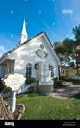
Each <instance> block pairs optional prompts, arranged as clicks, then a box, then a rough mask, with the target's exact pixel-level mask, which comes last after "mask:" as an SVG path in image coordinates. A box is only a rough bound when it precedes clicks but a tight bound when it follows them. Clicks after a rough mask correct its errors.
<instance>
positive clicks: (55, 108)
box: [17, 94, 80, 120]
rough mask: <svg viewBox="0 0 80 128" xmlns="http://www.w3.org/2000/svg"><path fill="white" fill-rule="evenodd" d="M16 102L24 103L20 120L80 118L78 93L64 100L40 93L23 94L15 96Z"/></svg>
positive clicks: (79, 96)
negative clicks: (23, 110)
mask: <svg viewBox="0 0 80 128" xmlns="http://www.w3.org/2000/svg"><path fill="white" fill-rule="evenodd" d="M17 104H24V105H25V112H24V113H23V114H22V116H21V120H40V119H41V120H57V119H58V120H63V119H66V120H68V119H69V120H72V119H74V118H80V94H78V95H76V96H74V97H71V98H69V99H66V100H63V99H57V98H53V97H50V96H46V95H40V94H25V95H23V96H20V97H17Z"/></svg>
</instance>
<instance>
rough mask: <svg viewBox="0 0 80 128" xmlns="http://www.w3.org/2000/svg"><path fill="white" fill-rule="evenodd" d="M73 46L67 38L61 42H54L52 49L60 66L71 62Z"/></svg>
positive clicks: (71, 41) (72, 42)
mask: <svg viewBox="0 0 80 128" xmlns="http://www.w3.org/2000/svg"><path fill="white" fill-rule="evenodd" d="M73 45H74V41H73V40H72V39H69V38H65V39H64V40H63V41H62V42H55V43H54V48H55V51H56V53H57V55H58V57H59V59H60V61H61V63H62V64H64V65H65V64H68V63H69V62H71V54H72V49H73V47H74V46H73Z"/></svg>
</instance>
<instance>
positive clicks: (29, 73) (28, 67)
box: [26, 63, 32, 78]
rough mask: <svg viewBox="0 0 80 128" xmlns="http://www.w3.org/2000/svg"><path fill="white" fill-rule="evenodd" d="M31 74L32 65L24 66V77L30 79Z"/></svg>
mask: <svg viewBox="0 0 80 128" xmlns="http://www.w3.org/2000/svg"><path fill="white" fill-rule="evenodd" d="M31 74H32V65H31V64H30V63H28V64H27V65H26V77H27V78H31Z"/></svg>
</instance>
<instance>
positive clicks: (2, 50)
mask: <svg viewBox="0 0 80 128" xmlns="http://www.w3.org/2000/svg"><path fill="white" fill-rule="evenodd" d="M5 52H6V49H5V47H4V46H2V45H1V46H0V57H1V56H2V54H3V53H5Z"/></svg>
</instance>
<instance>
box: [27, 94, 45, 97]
mask: <svg viewBox="0 0 80 128" xmlns="http://www.w3.org/2000/svg"><path fill="white" fill-rule="evenodd" d="M27 96H28V97H36V96H47V95H46V94H44V93H28V95H27Z"/></svg>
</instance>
